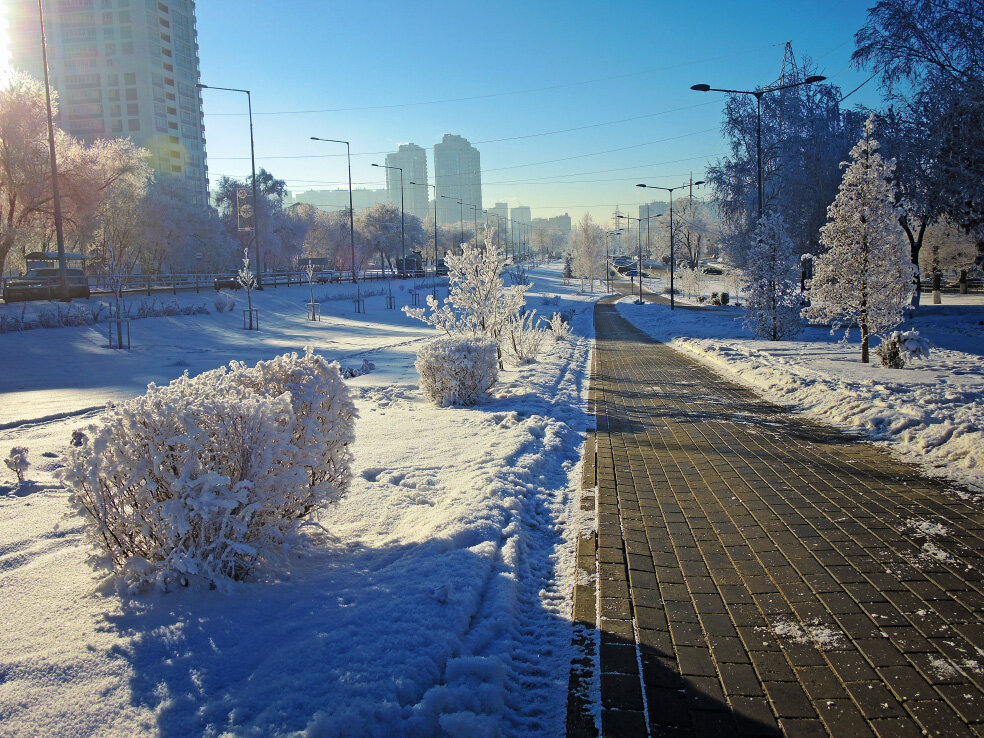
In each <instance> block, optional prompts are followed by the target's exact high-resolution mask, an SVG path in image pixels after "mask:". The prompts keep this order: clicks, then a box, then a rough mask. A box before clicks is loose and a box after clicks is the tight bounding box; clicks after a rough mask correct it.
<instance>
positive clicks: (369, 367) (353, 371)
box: [341, 359, 376, 379]
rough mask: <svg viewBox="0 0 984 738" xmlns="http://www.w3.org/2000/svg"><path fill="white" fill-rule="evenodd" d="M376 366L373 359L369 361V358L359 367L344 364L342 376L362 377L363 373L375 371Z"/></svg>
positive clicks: (347, 377) (349, 377)
mask: <svg viewBox="0 0 984 738" xmlns="http://www.w3.org/2000/svg"><path fill="white" fill-rule="evenodd" d="M375 368H376V365H375V364H373V363H372V362H371V361H369V359H363V360H362V364H361V365H360V366H357V367H351V366H343V367H342V369H341V371H342V376H343V377H344V378H345V379H351V378H352V377H361V376H362V375H363V374H368V373H369V372H371V371H373V370H374V369H375Z"/></svg>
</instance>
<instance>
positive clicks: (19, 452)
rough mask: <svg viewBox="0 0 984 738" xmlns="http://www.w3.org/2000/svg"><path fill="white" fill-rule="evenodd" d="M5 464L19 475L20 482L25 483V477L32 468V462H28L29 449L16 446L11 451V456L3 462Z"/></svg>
mask: <svg viewBox="0 0 984 738" xmlns="http://www.w3.org/2000/svg"><path fill="white" fill-rule="evenodd" d="M3 463H4V464H6V465H7V468H8V469H10V471H12V472H13V473H14V474H16V475H17V481H18V482H23V481H24V475H25V474H27V470H28V469H29V468H30V467H31V462H30V461H28V460H27V449H26V448H24V447H23V446H14V447H13V448H12V449H10V455H9V456H7V458H6V459H4V460H3Z"/></svg>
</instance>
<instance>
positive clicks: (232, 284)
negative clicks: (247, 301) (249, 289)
mask: <svg viewBox="0 0 984 738" xmlns="http://www.w3.org/2000/svg"><path fill="white" fill-rule="evenodd" d="M214 284H215V291H216V292H218V291H219V290H238V289H241V288H242V285H241V284H239V277H237V276H235V275H232V276H224V277H216V278H215V281H214Z"/></svg>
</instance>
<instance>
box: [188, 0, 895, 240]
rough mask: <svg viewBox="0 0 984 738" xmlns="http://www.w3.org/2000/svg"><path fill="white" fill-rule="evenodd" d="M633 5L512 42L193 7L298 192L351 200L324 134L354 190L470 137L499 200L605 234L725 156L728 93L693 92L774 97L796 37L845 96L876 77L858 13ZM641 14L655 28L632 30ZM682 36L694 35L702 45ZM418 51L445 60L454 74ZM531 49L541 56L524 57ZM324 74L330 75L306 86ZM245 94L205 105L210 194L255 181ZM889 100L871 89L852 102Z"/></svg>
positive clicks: (210, 56)
mask: <svg viewBox="0 0 984 738" xmlns="http://www.w3.org/2000/svg"><path fill="white" fill-rule="evenodd" d="M509 7H510V6H509V5H508V4H507V6H506V7H505V8H504V9H505V10H508V8H509ZM518 7H519V6H517V9H518ZM381 8H384V9H385V12H380V9H381ZM620 9H622V10H623V11H624V15H620V16H618V17H617V18H616V17H613V16H612V14H611V13H610V11H609V10H607V9H606V8H602V7H596V6H594V5H591V4H583V3H578V4H575V5H563V6H561V5H559V4H555V3H546V4H543V5H538V6H536V7H535V8H526V7H524V15H523V17H524V23H522V24H519V25H518V26H517V27H516V28H515V29H513V32H512V33H510V34H508V36H507V37H506V39H505V40H504V41H503V43H502V44H499V43H498V41H497V39H496V38H494V37H492V36H489V35H488V34H483V33H479V32H472V31H470V30H469V29H475V28H480V27H482V24H483V22H484V21H483V19H484V17H485V11H483V10H482V9H481V7H475V8H473V7H461V8H459V7H456V6H451V5H450V4H448V3H437V4H436V5H434V6H433V7H430V6H429V7H428V8H427V9H425V10H423V11H419V10H418V11H413V12H411V10H410V9H409V8H406V7H403V6H391V5H389V4H385V3H384V4H382V5H378V6H353V7H345V8H338V9H335V10H334V11H333V13H332V15H331V16H330V18H329V17H328V16H326V15H324V14H323V13H321V12H320V10H319V6H318V5H317V4H314V3H310V2H306V1H304V2H297V3H293V4H291V5H290V6H288V7H284V8H273V7H271V6H266V5H264V4H257V5H252V6H246V7H243V6H242V5H241V4H238V5H235V6H234V5H232V4H231V3H229V2H226V0H214V2H211V3H208V4H207V5H205V4H199V5H198V6H197V8H196V12H197V15H198V34H199V44H200V49H199V54H200V63H201V73H202V80H201V81H202V82H203V83H205V84H209V85H214V86H228V87H240V88H248V89H250V90H251V92H252V100H253V113H254V124H255V140H256V156H257V166H258V167H263V168H265V169H267V170H268V171H269V172H271V173H272V174H273V175H274V176H276V177H278V178H281V179H284V180H285V181H286V182H287V186H288V188H289V189H290V190H292V191H293V192H301V191H304V190H321V189H332V188H344V187H347V175H346V172H345V157H344V151H342V152H333V151H326V150H325V149H324V148H323V147H318V146H317V145H316V144H314V142H310V141H309V140H308V139H309V137H310V136H312V135H313V136H323V137H329V138H341V139H345V140H349V141H351V145H352V148H351V150H352V175H353V184H354V187H356V188H363V189H370V190H371V189H384V188H386V187H387V178H386V175H385V173H384V172H383V170H381V169H374V168H372V167H371V164H372V163H383V162H384V161H385V156H386V155H387V154H389V153H391V152H394V151H397V149H398V146H399V144H400V143H405V142H416V143H417V144H418V145H420V146H422V147H423V148H425V149H426V148H429V147H430V146H431V145H432V144H433V143H434V142H437V141H440V139H441V136H442V135H443V134H444V133H447V132H455V133H457V134H459V135H461V136H463V137H464V138H466V139H468V140H469V141H470V142H471V143H472V144H473V145H474V146H475V147H476V148H478V149H479V150H480V151H481V156H482V169H483V182H482V189H483V198H484V200H486V201H487V202H489V203H491V202H501V201H505V202H508V203H509V205H510V206H513V205H520V204H522V205H529V206H530V207H531V208H532V212H533V216H534V217H537V218H541V217H542V218H549V217H551V216H553V215H557V214H559V213H563V212H567V213H569V214H570V215H571V217H572V218H573V219H574V220H575V221H576V220H578V219H579V218H580V217H581V216H582V215H583V214H584V213H585V212H590V213H591V214H592V215H593V216H594V217H595V219H596V220H599V221H608V220H610V218H611V213H612V211H613V210H614V209H615V207H616V206H619V207H621V209H622V210H623V211H625V210H626V209H631V210H635V209H636V208H637V207H638V206H639V205H641V204H643V203H645V202H646V201H647V200H649V199H651V198H646V197H645V196H644V195H640V194H639V192H638V191H637V190H635V188H634V185H635V183H636V182H641V181H648V182H650V183H655V184H662V185H676V184H681V183H682V182H684V181H686V180H687V179H688V178H689V177H690V175H691V172H693V174H694V179H698V178H702V175H703V172H704V169H705V167H706V165H707V163H708V162H709V161H713V160H714V159H716V158H717V157H719V156H721V155H723V154H725V153H726V152H727V145H726V142H725V141H724V140H723V139H722V136H721V134H720V130H719V129H720V124H721V118H722V110H723V107H724V105H725V103H726V96H724V95H720V94H710V95H698V94H697V93H694V92H692V91H690V89H689V87H690V85H691V84H694V83H696V82H709V83H713V84H715V85H721V86H735V87H754V86H756V85H765V84H769V83H770V82H772V81H773V80H775V79H776V78H777V77H778V76H779V73H780V69H781V65H782V61H783V46H784V44H785V42H786V41H789V40H792V43H793V48H794V50H795V52H796V54H797V58H798V59H799V60H800V61H802V60H803V59H804V58H806V57H812V58H813V59H815V63H816V67H817V70H818V71H819V72H820V73H822V74H825V75H827V76H828V77H829V79H830V81H831V82H832V83H834V84H837V85H839V86H840V87H841V89H842V92H843V93H845V94H846V93H849V92H851V91H852V90H853V89H854V88H855V87H857V86H858V85H861V84H862V83H864V82H865V80H866V79H867V76H868V75H867V73H862V72H860V71H858V70H856V69H854V68H853V67H851V66H850V63H849V57H850V53H851V51H852V49H853V29H855V28H857V27H859V26H860V25H861V23H862V22H863V19H864V12H865V9H864V7H863V5H861V4H853V3H848V2H846V1H842V2H834V3H832V4H830V5H828V6H826V7H824V8H823V9H819V8H818V7H817V6H815V5H813V4H807V3H805V2H793V3H788V4H786V5H784V6H783V7H782V8H771V7H770V8H761V7H750V8H748V9H743V10H742V11H741V12H740V13H739V12H736V11H735V9H734V8H732V7H731V6H730V5H728V4H726V3H724V2H723V0H721V1H717V0H715V1H714V2H709V3H706V4H704V5H703V6H701V8H700V9H698V8H688V7H678V6H674V7H673V8H671V9H667V11H666V12H665V13H661V14H660V15H659V16H658V20H657V16H656V15H655V14H652V13H650V12H649V8H648V6H646V5H645V4H642V3H628V4H626V5H625V6H624V7H622V8H620ZM630 17H631V18H634V19H636V20H638V21H642V22H634V23H619V22H617V21H618V20H620V19H622V18H625V19H628V18H630ZM647 18H652V22H651V23H647V22H644V21H645V20H646V19H647ZM341 29H349V30H348V31H345V32H342V30H341ZM352 29H359V33H352V32H351V31H352ZM685 31H686V32H690V31H697V33H696V35H694V34H689V35H690V40H689V41H687V40H685V38H684V37H685V36H688V33H685ZM325 34H327V35H328V36H329V37H330V38H331V39H332V43H331V44H330V45H329V46H327V47H325V46H323V44H322V43H321V41H320V39H321V37H322V36H324V35H325ZM695 37H696V38H699V39H700V43H699V44H694V43H693V38H695ZM284 38H290V39H291V40H290V42H289V43H286V42H284V41H282V40H279V39H284ZM736 39H737V40H736ZM316 40H317V43H316ZM421 47H423V48H441V50H442V54H441V58H445V57H446V61H443V62H441V63H435V59H431V58H429V57H428V56H427V55H422V54H420V53H419V48H421ZM533 47H535V48H536V49H537V53H536V54H527V53H525V52H524V49H527V48H533ZM707 49H710V50H711V51H707ZM717 49H727V51H721V52H719V51H717ZM272 60H276V63H271V61H272ZM448 60H449V61H448ZM322 68H327V69H329V70H331V73H330V74H326V75H318V74H309V73H308V72H309V70H311V71H313V70H316V69H322ZM394 70H397V71H394ZM239 97H241V96H236V95H219V94H214V95H207V96H205V99H204V111H205V131H206V136H207V139H208V155H209V158H208V164H209V176H210V183H211V185H212V186H214V184H215V182H216V181H217V180H218V178H219V177H220V176H222V175H230V176H234V177H240V178H241V177H244V176H248V173H249V129H248V119H247V116H246V104H245V103H246V101H245V100H240V99H238V98H239ZM879 101H880V95H879V92H878V89H877V87H876V85H875V83H871V84H868V85H866V86H864V87H862V88H861V89H860V90H859V91H858V92H856V93H854V94H853V95H852V97H851V98H850V99H849V100H848V101H847V103H846V104H848V105H849V104H851V103H855V102H857V103H867V104H869V105H875V104H878V102H879ZM407 194H408V195H409V188H408V192H407ZM697 194H699V195H701V196H703V194H704V193H703V191H699V192H698V193H697Z"/></svg>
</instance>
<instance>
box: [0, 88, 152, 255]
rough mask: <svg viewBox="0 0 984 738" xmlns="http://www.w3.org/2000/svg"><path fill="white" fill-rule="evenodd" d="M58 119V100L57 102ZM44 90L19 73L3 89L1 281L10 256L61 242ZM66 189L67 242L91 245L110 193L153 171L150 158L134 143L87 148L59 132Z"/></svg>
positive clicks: (63, 198)
mask: <svg viewBox="0 0 984 738" xmlns="http://www.w3.org/2000/svg"><path fill="white" fill-rule="evenodd" d="M52 108H53V109H54V111H55V112H56V113H57V98H56V97H53V99H52ZM46 116H47V113H46V107H45V96H44V86H43V85H42V84H41V83H40V82H38V81H37V80H36V79H34V78H32V77H30V76H28V75H25V74H19V73H14V74H12V75H11V76H10V78H9V80H8V81H7V82H6V84H5V85H3V87H2V88H0V274H2V273H3V272H4V269H5V267H6V261H7V257H8V255H10V254H11V253H12V252H14V250H15V247H19V248H17V251H20V252H21V253H23V252H24V251H30V250H32V248H36V247H37V246H39V245H41V246H46V245H47V244H48V243H50V242H51V241H52V240H53V238H54V235H53V232H54V228H53V223H54V221H53V215H52V213H53V194H52V189H51V167H50V158H49V152H48V128H47V117H46ZM55 152H56V154H57V158H58V185H59V191H60V195H61V207H62V216H63V221H64V225H65V238H66V242H67V243H68V244H70V245H71V246H72V247H77V248H80V249H83V248H84V247H85V245H86V244H87V243H88V240H89V236H90V235H91V233H92V231H93V228H94V225H95V222H96V214H97V213H98V211H99V209H100V207H101V205H102V203H103V202H104V201H105V198H106V194H107V189H108V188H109V187H110V186H112V185H113V183H114V182H116V181H117V180H118V179H120V178H122V177H125V176H127V175H129V174H131V173H134V172H136V171H138V170H141V169H142V170H143V171H146V163H145V157H146V152H145V151H143V150H142V149H139V148H138V147H136V146H134V145H133V143H132V142H131V141H130V140H129V139H114V140H112V141H102V140H99V141H95V142H93V143H92V144H89V145H87V146H86V145H83V144H82V143H80V142H79V141H76V140H75V139H73V138H72V137H71V136H69V135H68V134H66V133H65V132H64V131H62V130H60V129H56V130H55Z"/></svg>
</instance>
